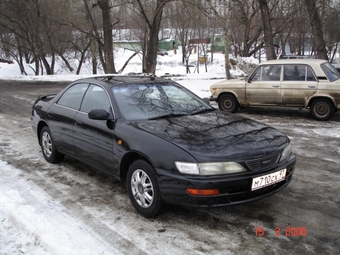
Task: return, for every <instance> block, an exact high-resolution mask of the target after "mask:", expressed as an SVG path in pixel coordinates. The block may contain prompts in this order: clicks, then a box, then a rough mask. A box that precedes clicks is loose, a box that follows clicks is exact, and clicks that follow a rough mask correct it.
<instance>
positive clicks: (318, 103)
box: [310, 99, 334, 120]
mask: <svg viewBox="0 0 340 255" xmlns="http://www.w3.org/2000/svg"><path fill="white" fill-rule="evenodd" d="M310 111H311V113H312V116H313V117H314V118H315V119H317V120H328V119H329V118H330V117H331V116H332V115H333V113H334V106H333V104H332V103H331V102H330V101H329V100H327V99H317V100H315V101H314V102H313V103H312V104H311V107H310Z"/></svg>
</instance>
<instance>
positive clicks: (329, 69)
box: [321, 62, 340, 82]
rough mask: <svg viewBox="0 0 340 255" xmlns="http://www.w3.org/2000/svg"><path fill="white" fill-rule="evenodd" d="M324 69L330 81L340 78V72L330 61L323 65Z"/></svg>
mask: <svg viewBox="0 0 340 255" xmlns="http://www.w3.org/2000/svg"><path fill="white" fill-rule="evenodd" d="M321 68H322V70H323V71H324V72H325V74H326V76H327V78H328V80H329V81H331V82H332V81H336V80H338V79H340V73H339V72H338V71H337V70H336V69H335V67H334V66H332V65H331V64H330V63H328V62H327V63H324V64H322V65H321Z"/></svg>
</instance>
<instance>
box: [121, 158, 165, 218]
mask: <svg viewBox="0 0 340 255" xmlns="http://www.w3.org/2000/svg"><path fill="white" fill-rule="evenodd" d="M127 190H128V193H129V197H130V200H131V203H132V205H133V206H134V208H135V209H136V210H137V211H138V212H139V213H140V214H141V215H143V216H145V217H154V216H156V215H157V214H159V212H160V211H161V208H162V204H163V201H162V197H161V194H160V190H159V187H158V183H157V178H156V175H155V170H154V169H153V167H152V166H151V165H150V164H149V163H148V162H146V161H144V160H137V161H135V162H133V163H132V164H131V166H130V167H129V170H128V173H127Z"/></svg>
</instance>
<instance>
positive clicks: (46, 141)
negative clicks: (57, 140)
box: [40, 126, 64, 164]
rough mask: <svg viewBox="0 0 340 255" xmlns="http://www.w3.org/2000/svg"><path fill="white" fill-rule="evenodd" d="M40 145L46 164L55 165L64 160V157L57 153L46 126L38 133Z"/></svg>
mask: <svg viewBox="0 0 340 255" xmlns="http://www.w3.org/2000/svg"><path fill="white" fill-rule="evenodd" d="M40 143H41V151H42V153H43V155H44V158H45V159H46V161H47V162H49V163H53V164H55V163H59V162H60V161H62V160H63V159H64V155H63V154H61V153H59V152H58V150H57V148H56V147H55V146H54V142H53V139H52V135H51V131H50V129H49V128H48V127H47V126H46V127H43V129H42V130H41V132H40Z"/></svg>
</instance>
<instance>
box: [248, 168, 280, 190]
mask: <svg viewBox="0 0 340 255" xmlns="http://www.w3.org/2000/svg"><path fill="white" fill-rule="evenodd" d="M285 178H286V169H283V170H280V171H277V172H274V173H271V174H266V175H262V176H259V177H256V178H253V183H252V185H251V190H252V191H253V190H257V189H261V188H264V187H267V186H269V185H272V184H274V183H277V182H280V181H283V180H284V179H285Z"/></svg>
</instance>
